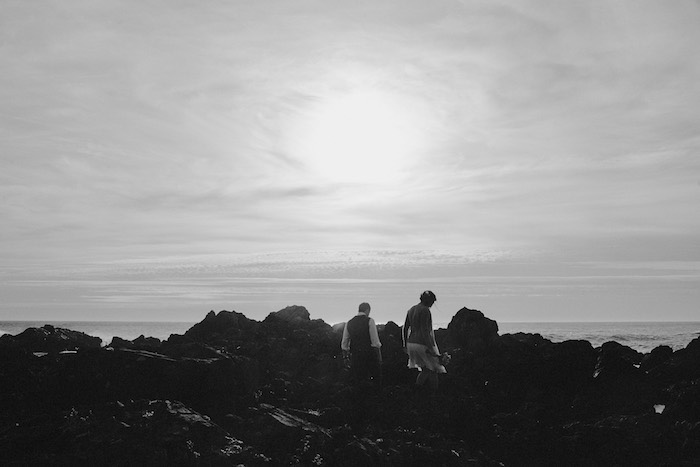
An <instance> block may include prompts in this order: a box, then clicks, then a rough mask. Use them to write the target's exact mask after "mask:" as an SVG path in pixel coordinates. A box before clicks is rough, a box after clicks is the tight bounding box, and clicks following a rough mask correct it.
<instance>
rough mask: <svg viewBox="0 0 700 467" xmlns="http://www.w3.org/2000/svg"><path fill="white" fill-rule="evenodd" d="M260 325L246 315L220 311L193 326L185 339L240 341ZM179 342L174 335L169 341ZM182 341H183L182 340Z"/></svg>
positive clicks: (210, 314)
mask: <svg viewBox="0 0 700 467" xmlns="http://www.w3.org/2000/svg"><path fill="white" fill-rule="evenodd" d="M259 325H260V323H259V322H258V321H255V320H252V319H248V318H247V317H246V316H245V315H244V314H242V313H237V312H235V311H225V310H224V311H220V312H219V314H216V313H214V312H213V311H210V312H209V313H208V314H207V316H206V317H205V318H204V320H202V321H200V322H199V323H197V324H195V325H194V326H192V327H191V328H190V329H188V330H187V331H186V332H185V337H186V338H189V339H191V340H194V341H206V342H210V343H212V342H222V341H225V340H226V339H239V338H245V337H247V336H251V335H253V334H254V333H255V331H256V330H257V328H258V326H259ZM171 339H173V340H177V339H178V337H177V336H176V335H173V336H171V337H170V339H168V340H171ZM180 340H182V339H181V338H180Z"/></svg>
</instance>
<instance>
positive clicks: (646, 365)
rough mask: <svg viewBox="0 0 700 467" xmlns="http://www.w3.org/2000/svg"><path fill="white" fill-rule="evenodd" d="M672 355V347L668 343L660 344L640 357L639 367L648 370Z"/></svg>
mask: <svg viewBox="0 0 700 467" xmlns="http://www.w3.org/2000/svg"><path fill="white" fill-rule="evenodd" d="M672 356H673V349H672V348H671V347H669V346H668V345H660V346H658V347H656V348H655V349H653V350H652V351H651V352H649V353H648V354H646V355H644V357H643V358H642V363H641V366H640V368H641V369H642V371H646V372H648V371H650V370H652V369H654V368H656V367H658V366H659V365H662V364H664V363H665V362H667V361H668V360H669V359H670V358H671V357H672Z"/></svg>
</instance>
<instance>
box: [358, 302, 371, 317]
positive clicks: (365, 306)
mask: <svg viewBox="0 0 700 467" xmlns="http://www.w3.org/2000/svg"><path fill="white" fill-rule="evenodd" d="M370 310H371V308H370V306H369V303H367V302H362V303H360V308H359V309H358V311H359V312H360V313H364V314H366V315H369V311H370Z"/></svg>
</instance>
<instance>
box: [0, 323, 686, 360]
mask: <svg viewBox="0 0 700 467" xmlns="http://www.w3.org/2000/svg"><path fill="white" fill-rule="evenodd" d="M45 324H51V325H53V326H56V327H61V328H67V329H72V330H74V331H80V332H84V333H86V334H88V335H91V336H95V337H99V338H100V339H102V343H103V345H107V344H109V343H110V342H111V341H112V338H113V337H115V336H116V337H121V338H123V339H128V340H133V339H135V338H137V337H139V336H140V335H144V336H146V337H156V338H158V339H161V340H165V339H167V338H168V337H170V335H171V334H184V333H185V332H186V331H187V330H188V329H189V328H190V327H192V326H193V325H194V324H195V323H194V322H167V321H163V322H155V321H152V322H138V321H133V322H124V321H0V334H12V335H16V334H19V333H21V332H22V331H24V330H25V329H27V328H30V327H41V326H43V325H45ZM331 324H332V323H331ZM397 324H399V325H402V324H403V323H397ZM448 324H449V323H447V322H435V328H436V329H437V328H447V325H448ZM498 332H499V334H501V335H502V334H510V333H516V332H524V333H533V334H535V333H536V334H540V335H542V337H544V338H545V339H549V340H551V341H552V342H562V341H565V340H587V341H589V342H590V343H591V344H592V345H593V346H594V347H598V346H600V345H602V344H603V343H605V342H607V341H616V342H619V343H620V344H623V345H627V346H629V347H631V348H633V349H635V350H638V351H640V352H645V353H646V352H650V351H651V350H652V349H654V348H655V347H658V346H660V345H668V346H670V347H671V348H673V350H679V349H682V348H684V347H685V346H687V345H688V343H690V341H692V340H693V339H695V338H696V337H698V336H700V322H619V323H612V322H604V323H602V322H601V323H555V322H548V323H509V322H503V323H498Z"/></svg>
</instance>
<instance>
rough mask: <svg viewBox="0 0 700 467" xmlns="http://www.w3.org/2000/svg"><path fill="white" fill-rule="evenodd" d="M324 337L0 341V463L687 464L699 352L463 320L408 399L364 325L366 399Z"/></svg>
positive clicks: (396, 348)
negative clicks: (426, 380) (438, 367)
mask: <svg viewBox="0 0 700 467" xmlns="http://www.w3.org/2000/svg"><path fill="white" fill-rule="evenodd" d="M342 330H343V327H342V326H335V327H331V326H329V325H328V324H327V323H325V322H323V321H322V320H314V319H311V316H310V315H309V312H308V311H307V310H306V309H305V308H304V307H300V306H291V307H287V308H285V309H284V310H280V311H278V312H274V313H270V315H268V317H267V318H265V319H264V320H263V321H255V320H251V319H249V318H247V317H246V316H245V315H243V314H241V313H237V312H235V311H221V312H219V313H215V312H210V313H209V314H207V315H206V317H205V318H204V319H203V320H202V321H201V322H200V323H198V324H196V325H195V326H193V327H192V328H191V329H189V330H188V331H187V332H186V333H185V334H183V335H172V336H170V338H169V339H167V340H164V341H160V340H158V339H154V338H149V337H146V336H140V337H139V338H137V339H134V340H133V341H129V340H125V339H120V338H118V337H115V338H114V339H113V340H112V342H111V343H110V345H109V346H107V347H100V339H99V338H93V337H91V336H86V335H84V334H82V333H77V332H75V331H71V330H66V329H61V328H53V327H51V326H44V327H42V328H36V329H28V330H27V331H25V332H23V333H22V334H19V335H17V336H2V337H1V338H0V463H1V464H2V465H135V464H136V465H251V466H253V465H341V466H342V465H348V466H351V465H352V466H355V465H386V466H406V465H409V466H410V465H444V466H452V465H454V466H459V465H697V464H698V463H700V402H698V401H700V339H695V340H694V341H693V342H691V343H690V344H689V345H688V346H687V347H686V348H685V349H681V350H677V351H675V352H674V351H673V350H672V349H670V348H668V347H659V348H657V349H654V351H652V352H650V353H648V354H641V353H639V352H636V351H635V350H633V349H631V348H629V347H626V346H623V345H621V344H619V343H616V342H608V343H605V344H604V345H602V346H601V347H599V348H594V347H592V346H591V344H590V343H589V342H587V341H566V342H558V343H554V342H551V341H549V340H547V339H544V338H543V337H542V336H540V335H539V334H523V333H517V334H505V335H499V334H498V324H497V323H496V322H495V321H493V320H490V319H489V318H487V317H486V316H484V314H483V313H482V312H480V311H478V310H470V309H468V308H463V309H462V310H460V311H459V312H457V314H456V315H455V317H454V318H453V320H452V322H451V323H450V325H449V326H448V328H447V329H442V330H439V331H438V332H436V337H437V339H438V345H439V346H440V349H441V350H443V351H448V352H450V354H451V355H452V360H451V362H450V364H449V365H448V373H447V374H445V375H441V380H440V390H439V391H438V393H437V394H436V395H434V396H430V395H429V394H425V393H422V392H419V391H418V392H417V391H415V390H414V388H413V381H414V379H415V376H416V373H414V372H413V371H411V370H409V369H407V368H406V355H405V353H404V352H403V348H402V343H401V328H400V327H399V326H398V325H397V324H396V323H393V322H389V323H387V324H386V325H382V326H379V335H380V339H381V341H382V344H383V349H382V350H383V357H384V363H383V386H382V387H381V388H379V389H377V388H374V387H370V386H368V387H350V386H349V385H348V383H347V376H348V375H347V370H346V369H345V367H344V365H343V362H342V358H341V352H340V340H341V336H342Z"/></svg>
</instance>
